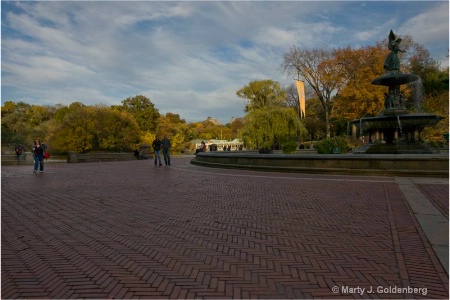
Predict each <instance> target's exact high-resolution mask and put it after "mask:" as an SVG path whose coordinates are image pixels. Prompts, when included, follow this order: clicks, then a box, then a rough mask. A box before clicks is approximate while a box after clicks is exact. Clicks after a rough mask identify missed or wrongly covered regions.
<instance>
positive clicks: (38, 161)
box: [31, 139, 45, 173]
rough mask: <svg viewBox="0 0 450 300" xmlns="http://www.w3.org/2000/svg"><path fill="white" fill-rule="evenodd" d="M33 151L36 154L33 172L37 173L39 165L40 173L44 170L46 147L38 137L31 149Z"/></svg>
mask: <svg viewBox="0 0 450 300" xmlns="http://www.w3.org/2000/svg"><path fill="white" fill-rule="evenodd" d="M31 152H32V153H33V155H34V171H33V173H37V171H38V166H39V173H43V172H44V152H45V149H44V147H42V145H41V141H39V140H38V139H36V140H34V146H33V148H32V149H31Z"/></svg>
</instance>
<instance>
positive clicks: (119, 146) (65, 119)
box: [49, 102, 140, 153]
mask: <svg viewBox="0 0 450 300" xmlns="http://www.w3.org/2000/svg"><path fill="white" fill-rule="evenodd" d="M62 109H63V108H62ZM63 110H64V112H63V113H62V115H63V116H62V118H61V119H60V120H56V119H55V122H56V124H55V125H54V126H53V127H52V130H50V132H49V135H50V136H51V137H52V138H51V144H52V145H53V147H54V148H55V149H57V150H59V151H61V152H69V151H75V152H81V153H82V152H88V151H93V150H110V151H130V150H132V149H135V148H137V147H138V145H139V142H140V130H139V126H138V124H137V122H136V120H135V119H134V117H133V116H132V115H131V114H129V113H128V112H126V111H118V110H114V109H112V108H110V107H106V106H102V105H99V106H86V105H84V104H82V103H79V102H74V103H72V104H71V105H69V107H68V109H63ZM56 115H58V113H57V114H56Z"/></svg>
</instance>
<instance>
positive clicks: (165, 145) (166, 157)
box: [161, 134, 172, 166]
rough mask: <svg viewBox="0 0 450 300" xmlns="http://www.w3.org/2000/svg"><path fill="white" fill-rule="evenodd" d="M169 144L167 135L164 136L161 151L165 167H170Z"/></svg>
mask: <svg viewBox="0 0 450 300" xmlns="http://www.w3.org/2000/svg"><path fill="white" fill-rule="evenodd" d="M171 146H172V145H171V143H170V140H169V138H168V137H167V134H165V135H164V138H163V139H162V140H161V147H162V149H163V156H164V162H165V163H166V166H170V147H171Z"/></svg>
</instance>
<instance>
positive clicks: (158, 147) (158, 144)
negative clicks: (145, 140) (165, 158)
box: [152, 137, 162, 167]
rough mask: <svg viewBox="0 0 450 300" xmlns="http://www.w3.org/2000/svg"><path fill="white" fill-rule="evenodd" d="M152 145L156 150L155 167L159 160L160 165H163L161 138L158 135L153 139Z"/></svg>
mask: <svg viewBox="0 0 450 300" xmlns="http://www.w3.org/2000/svg"><path fill="white" fill-rule="evenodd" d="M152 147H153V150H154V151H155V167H156V164H157V163H158V162H159V166H160V167H161V166H162V163H161V155H160V152H161V140H160V139H159V138H158V137H156V139H155V140H154V141H153V144H152Z"/></svg>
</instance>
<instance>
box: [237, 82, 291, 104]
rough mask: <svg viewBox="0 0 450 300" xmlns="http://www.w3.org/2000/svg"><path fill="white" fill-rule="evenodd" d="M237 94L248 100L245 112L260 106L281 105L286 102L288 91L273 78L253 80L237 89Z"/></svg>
mask: <svg viewBox="0 0 450 300" xmlns="http://www.w3.org/2000/svg"><path fill="white" fill-rule="evenodd" d="M236 95H237V96H238V97H239V98H243V99H247V100H248V103H247V105H246V106H245V110H244V111H245V112H250V111H252V110H253V109H258V108H264V107H271V106H281V105H284V104H285V100H286V91H284V90H283V89H282V88H281V86H280V84H279V83H278V82H276V81H273V80H257V81H252V82H250V83H249V84H248V85H246V86H244V87H243V88H241V89H240V90H239V91H237V92H236Z"/></svg>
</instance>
